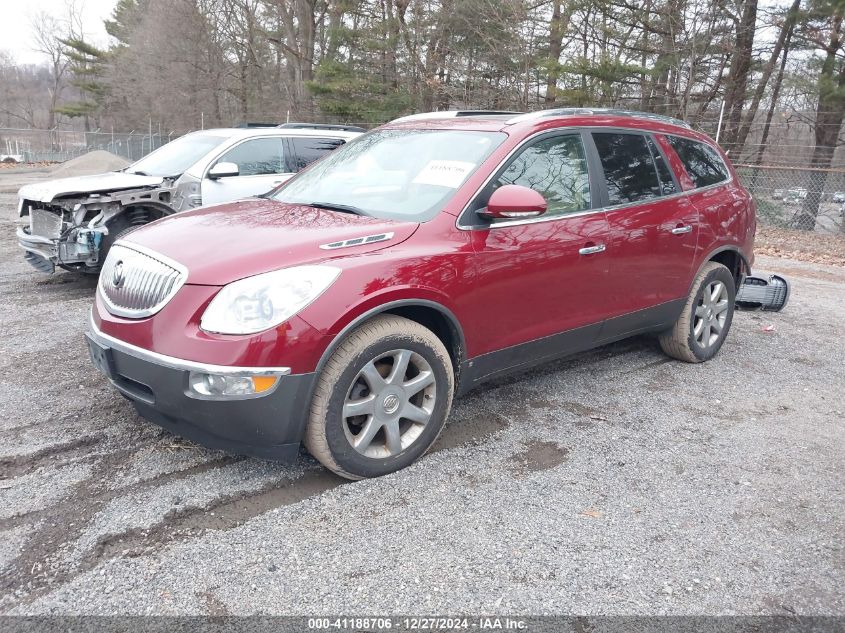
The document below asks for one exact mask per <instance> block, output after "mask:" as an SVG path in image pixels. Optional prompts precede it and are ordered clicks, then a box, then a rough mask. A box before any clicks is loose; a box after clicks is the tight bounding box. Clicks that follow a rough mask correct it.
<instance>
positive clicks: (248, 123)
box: [235, 121, 279, 129]
mask: <svg viewBox="0 0 845 633" xmlns="http://www.w3.org/2000/svg"><path fill="white" fill-rule="evenodd" d="M278 125H279V124H278V123H258V122H253V121H245V122H243V123H238V124H237V125H236V126H235V127H236V128H239V129H248V128H254V127H276V126H278Z"/></svg>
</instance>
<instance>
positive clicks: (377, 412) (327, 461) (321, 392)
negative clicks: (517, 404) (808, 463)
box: [304, 315, 455, 479]
mask: <svg viewBox="0 0 845 633" xmlns="http://www.w3.org/2000/svg"><path fill="white" fill-rule="evenodd" d="M397 363H398V366H397ZM402 367H405V368H406V369H404V370H403V371H402V372H401V375H399V374H398V373H397V372H399V371H400V369H401V368H402ZM454 388H455V387H454V373H453V370H452V362H451V360H450V358H449V354H448V352H447V351H446V348H445V347H444V345H443V343H442V342H441V341H440V339H439V338H437V336H435V335H434V333H433V332H432V331H431V330H429V329H427V328H425V327H423V326H422V325H420V324H419V323H416V322H414V321H411V320H409V319H405V318H402V317H398V316H393V315H383V316H377V317H375V318H373V319H372V320H370V321H367V322H366V323H364V324H363V325H361V326H360V327H359V328H357V329H356V330H354V331H353V332H352V333H350V334H349V335H348V336H347V337H346V338H345V339H344V340H343V342H342V343H341V344H340V345H339V346H338V348H337V349H336V350H335V351H334V352H333V353H332V355H331V357H330V358H329V360H328V361H327V362H326V365H325V367H324V368H323V370H322V371H321V372H320V375H319V376H318V377H317V382H316V385H315V387H314V395H313V398H312V400H311V410H310V414H309V419H308V423H307V426H306V428H305V437H304V443H305V447H306V448H307V449H308V452H310V453H311V454H312V455H313V456H314V457H315V458H317V460H319V461H320V463H322V464H323V465H324V466H325V467H326V468H328V469H329V470H332V471H334V472H335V473H337V474H338V475H340V476H342V477H346V478H347V479H365V478H368V477H380V476H381V475H386V474H388V473H392V472H395V471H397V470H401V469H402V468H405V467H406V466H408V465H410V464H411V463H413V462H414V461H415V460H417V459H418V458H419V457H420V456H422V455H423V454H424V453H425V452H426V451H427V450H428V449H429V448H430V447H431V445H432V444H434V442H435V440H437V437H438V436H439V435H440V432H441V431H442V430H443V426H444V425H445V423H446V417H447V416H448V415H449V410H450V409H451V406H452V396H453V394H454ZM414 389H416V391H412V390H414ZM403 414H407V415H411V416H413V417H414V418H415V419H411V418H409V417H404V415H403Z"/></svg>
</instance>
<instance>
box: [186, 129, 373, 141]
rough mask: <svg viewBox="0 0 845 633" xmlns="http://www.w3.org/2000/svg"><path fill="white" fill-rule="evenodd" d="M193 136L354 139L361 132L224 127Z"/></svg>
mask: <svg viewBox="0 0 845 633" xmlns="http://www.w3.org/2000/svg"><path fill="white" fill-rule="evenodd" d="M191 134H211V135H213V136H219V137H221V138H237V139H242V138H251V137H254V136H321V137H329V138H342V139H346V140H349V139H353V138H355V137H356V136H360V135H361V132H350V131H347V130H332V129H325V128H278V127H248V128H243V127H223V128H211V129H208V130H196V131H194V132H191Z"/></svg>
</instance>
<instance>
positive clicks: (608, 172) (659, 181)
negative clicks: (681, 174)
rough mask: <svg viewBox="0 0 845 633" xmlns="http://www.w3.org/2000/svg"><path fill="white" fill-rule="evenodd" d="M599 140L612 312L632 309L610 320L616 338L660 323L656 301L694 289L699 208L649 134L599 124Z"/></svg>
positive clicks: (608, 334) (611, 333)
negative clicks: (619, 317)
mask: <svg viewBox="0 0 845 633" xmlns="http://www.w3.org/2000/svg"><path fill="white" fill-rule="evenodd" d="M592 140H593V142H594V151H595V152H596V156H597V159H598V160H597V162H598V164H599V166H600V168H601V171H602V175H603V178H601V179H600V180H601V195H602V197H603V200H604V204H605V207H606V211H607V220H608V223H609V226H610V233H611V238H610V246H609V250H610V253H611V255H612V257H611V263H610V268H611V270H610V277H609V284H608V289H609V296H608V303H609V310H608V316H609V317H616V316H621V315H632V316H631V318H627V319H619V320H618V321H616V322H609V323H608V324H607V326H606V328H605V331H604V332H603V333H602V338H611V337H614V336H619V335H621V334H624V333H625V332H628V331H634V330H638V329H641V328H644V327H649V326H651V325H654V323H653V320H654V318H655V314H656V313H657V312H659V309H655V310H650V309H651V308H656V307H657V306H660V305H661V304H665V303H667V302H670V301H673V300H676V299H679V298H681V297H685V296H686V293H687V291H688V288H689V283H690V275H691V273H692V266H693V263H694V261H695V253H696V242H697V239H698V211H697V210H696V208H695V206H693V205H692V204H691V203H690V201H689V200H688V199H687V198H686V197H685V196H683V195H682V192H681V188H680V185H679V183H678V182H677V179H676V178H675V177H674V174H673V173H672V171H671V170H670V169H669V167H668V164H667V162H666V158H665V155H664V153H663V151H662V150H661V149H660V148H659V147H658V145H657V144H656V143H655V142H654V139H653V138H652V136H651V135H650V134H649V133H647V132H640V131H630V130H607V131H605V130H601V131H599V130H595V131H593V133H592ZM637 312H639V315H636V314H632V313H637ZM658 318H659V315H658ZM640 321H642V322H640Z"/></svg>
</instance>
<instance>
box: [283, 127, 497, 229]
mask: <svg viewBox="0 0 845 633" xmlns="http://www.w3.org/2000/svg"><path fill="white" fill-rule="evenodd" d="M505 138H507V137H506V135H505V134H502V133H500V132H474V131H467V130H377V131H375V132H370V133H369V134H365V135H364V136H361V137H359V138H357V139H355V140H354V141H352V142H351V143H349V144H347V145H345V146H344V147H341V148H340V149H337V150H335V151H334V152H332V153H331V154H329V155H328V156H326V157H325V158H323V159H322V160H321V161H320V162H318V163H315V164H314V165H313V166H312V167H311V168H310V169H308V170H307V171H305V172H302V173H301V174H299V175H298V176H297V177H296V178H294V179H293V180H291V181H289V182H288V183H286V184H284V185H283V186H282V187H281V188H280V189H278V190H276V191H275V192H273V193H272V194H271V197H272V198H274V199H276V200H279V201H281V202H291V203H296V204H306V205H315V206H321V207H332V206H335V207H338V208H345V209H346V210H350V211H352V212H359V213H361V214H363V215H371V216H373V217H377V218H381V219H387V220H407V221H412V222H425V221H426V220H430V219H431V218H433V217H434V216H435V215H437V213H438V212H439V211H440V210H441V209H442V208H443V206H444V205H445V204H446V202H448V200H449V199H450V198H451V197H452V195H453V194H454V193H455V191H457V189H458V187H460V186H461V185H462V184H463V183H464V181H465V180H466V179H467V178H468V177H469V175H470V174H472V173H473V172H474V171H475V170H476V168H478V166H479V165H480V164H481V163H482V162H483V161H484V159H486V158H487V157H488V156H489V155H490V153H491V152H492V151H493V150H494V149H495V148H496V147H498V146H499V144H501V143H502V141H504V140H505Z"/></svg>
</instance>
